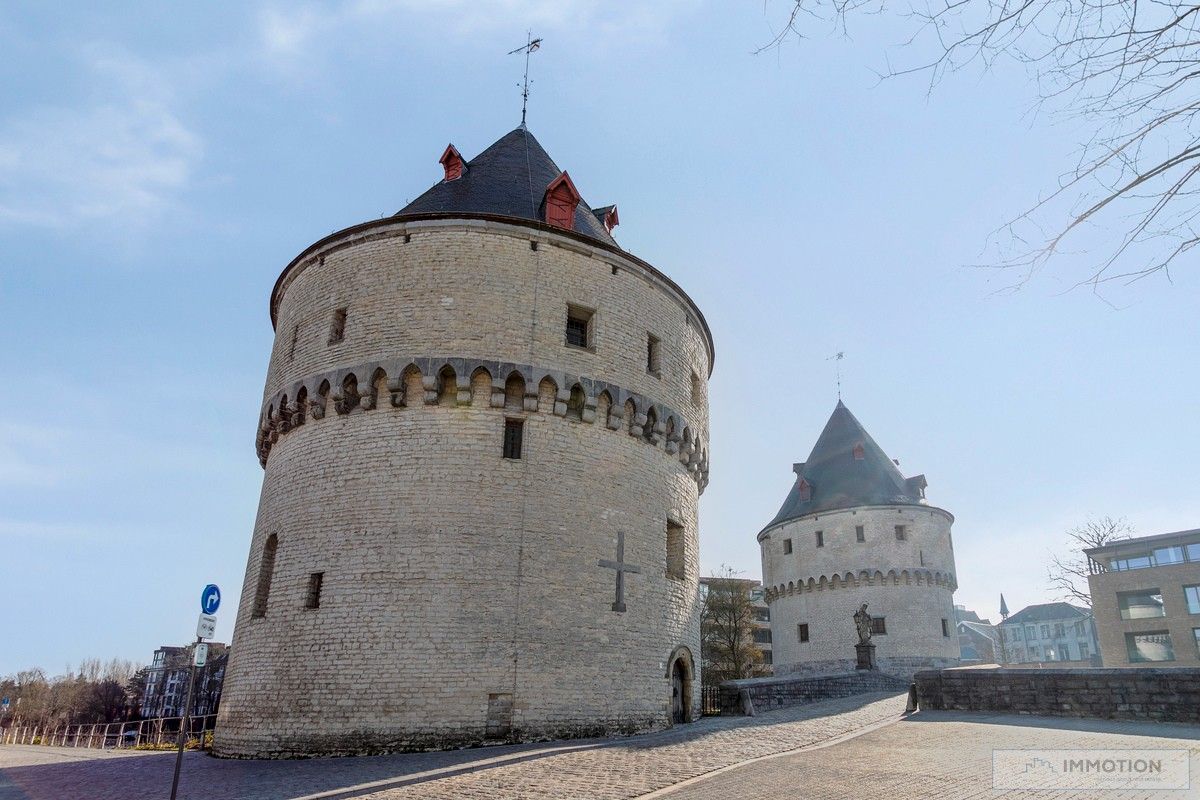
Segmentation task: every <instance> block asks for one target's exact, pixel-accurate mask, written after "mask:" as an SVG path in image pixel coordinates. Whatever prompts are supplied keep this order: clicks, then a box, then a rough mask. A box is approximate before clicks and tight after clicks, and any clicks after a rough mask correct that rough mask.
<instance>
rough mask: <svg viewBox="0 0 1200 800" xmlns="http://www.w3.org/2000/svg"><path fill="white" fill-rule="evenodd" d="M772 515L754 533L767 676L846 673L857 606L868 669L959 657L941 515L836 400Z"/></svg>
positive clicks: (946, 531) (945, 521)
mask: <svg viewBox="0 0 1200 800" xmlns="http://www.w3.org/2000/svg"><path fill="white" fill-rule="evenodd" d="M793 471H794V472H795V473H796V481H795V483H794V484H792V489H791V491H790V492H789V493H788V496H787V499H786V500H785V501H784V503H783V506H782V507H781V508H780V509H779V513H778V514H776V515H775V518H774V519H773V520H771V521H770V522H769V523H768V524H767V526H766V527H765V528H763V529H762V531H761V532H760V533H759V534H758V542H759V547H760V548H761V551H762V565H763V583H764V584H765V585H766V599H767V603H768V604H769V606H770V609H771V649H772V651H773V654H774V668H775V674H776V675H789V674H829V673H838V672H847V671H853V670H854V669H855V666H856V658H855V649H854V645H855V643H856V642H858V635H857V633H856V630H855V624H854V612H855V611H856V610H857V609H858V608H859V607H860V606H861V605H862V604H863V603H866V604H867V612H868V613H869V614H871V616H872V617H874V620H873V631H874V633H873V636H872V638H871V643H872V644H874V645H875V648H876V656H877V662H878V668H879V669H880V670H881V671H883V672H886V673H889V674H893V675H896V676H900V677H909V676H911V675H912V674H913V672H915V671H916V670H918V669H924V668H940V667H946V666H954V665H956V664H957V663H958V660H959V649H958V627H957V623H956V622H955V619H954V599H953V598H954V590H955V589H956V588H958V583H957V580H956V579H955V577H954V576H955V569H954V542H953V539H952V538H951V533H950V526H951V524H952V523H953V522H954V517H953V515H952V514H950V512H948V511H945V510H944V509H941V508H937V507H936V506H932V505H929V503H928V502H927V501H926V499H925V487H926V481H925V476H924V475H917V476H915V477H912V478H905V477H904V476H903V475H902V474H901V472H900V470H899V468H898V467H897V465H896V462H893V461H892V460H891V459H890V458H888V457H887V455H886V454H885V453H884V452H883V450H882V449H881V448H880V447H879V445H878V444H876V443H875V440H874V439H872V438H871V436H870V434H868V433H867V432H866V430H865V429H864V428H863V426H862V425H861V424H860V423H859V421H858V420H857V419H856V418H855V417H854V415H853V414H851V413H850V409H848V408H846V406H845V405H844V404H843V403H842V401H841V400H839V401H838V403H837V407H836V408H834V410H833V414H832V415H831V416H830V417H829V421H828V422H827V423H826V424H825V429H824V430H823V431H821V435H820V437H818V439H817V443H816V444H815V445H814V446H813V449H812V452H811V453H810V454H809V456H808V460H807V461H805V462H804V463H802V464H795V465H793Z"/></svg>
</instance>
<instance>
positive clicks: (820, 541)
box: [817, 531, 825, 547]
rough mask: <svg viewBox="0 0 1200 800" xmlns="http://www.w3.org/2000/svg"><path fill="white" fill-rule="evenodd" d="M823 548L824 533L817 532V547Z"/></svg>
mask: <svg viewBox="0 0 1200 800" xmlns="http://www.w3.org/2000/svg"><path fill="white" fill-rule="evenodd" d="M824 546H825V531H817V547H824Z"/></svg>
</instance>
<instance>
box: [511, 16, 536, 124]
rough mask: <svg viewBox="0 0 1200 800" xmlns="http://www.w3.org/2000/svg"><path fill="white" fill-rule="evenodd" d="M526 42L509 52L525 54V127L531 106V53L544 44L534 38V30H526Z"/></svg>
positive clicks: (522, 112)
mask: <svg viewBox="0 0 1200 800" xmlns="http://www.w3.org/2000/svg"><path fill="white" fill-rule="evenodd" d="M525 39H526V41H525V44H523V45H521V46H520V47H518V48H517V49H516V50H509V51H508V54H509V55H510V56H514V55H516V54H517V53H524V54H525V82H524V85H523V87H522V89H521V127H522V128H524V127H525V109H526V108H527V107H528V106H529V54H530V53H532V52H534V51H535V50H537V49H538V48H539V47H541V46H542V40H541V39H534V38H533V32H532V31H526V32H525Z"/></svg>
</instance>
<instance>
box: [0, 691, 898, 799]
mask: <svg viewBox="0 0 1200 800" xmlns="http://www.w3.org/2000/svg"><path fill="white" fill-rule="evenodd" d="M903 707H904V698H903V697H902V696H901V697H892V696H889V695H879V694H874V695H859V696H857V697H847V698H843V699H840V700H832V701H828V702H824V703H815V704H813V705H810V706H804V707H802V708H796V709H787V710H783V711H775V712H771V713H769V714H763V715H760V716H758V717H754V718H744V717H733V718H706V719H703V720H701V721H699V722H697V723H694V724H692V725H683V726H679V727H677V728H674V729H671V730H668V731H663V732H661V733H655V734H648V735H645V736H634V737H629V738H626V739H615V740H614V739H608V740H585V741H574V742H560V743H554V744H550V745H516V746H503V747H488V748H483V749H476V750H458V751H452V752H448V753H417V754H406V755H395V756H374V757H369V758H329V759H312V760H308V761H225V760H220V759H215V758H211V757H209V756H207V755H203V754H199V753H188V754H187V756H186V757H185V759H184V769H183V776H182V778H181V780H180V786H181V789H180V797H181V798H188V799H190V800H201V798H203V800H223V799H224V798H228V799H229V800H235V799H236V800H298V799H299V798H310V800H315V798H317V797H330V798H332V797H354V798H366V797H371V798H372V800H381V799H382V798H393V797H405V798H408V797H433V798H442V797H454V798H460V797H461V798H473V797H487V798H490V799H491V800H504V798H530V799H532V798H597V799H598V800H599V799H600V798H628V797H636V796H637V795H639V794H643V793H645V792H648V791H650V790H652V789H657V788H660V787H663V786H668V785H670V784H672V783H676V782H678V781H680V780H683V779H684V778H688V777H692V776H694V775H698V774H701V773H703V772H708V771H710V770H713V769H716V768H718V767H722V766H726V765H729V764H733V763H737V762H740V761H744V760H746V759H748V758H755V757H757V756H761V755H766V754H769V753H777V752H782V751H784V750H789V749H792V748H795V747H800V746H803V745H805V744H811V743H813V742H816V741H820V740H822V739H828V738H830V737H833V736H837V735H839V734H841V733H845V732H847V731H850V730H854V729H857V728H862V727H864V726H868V725H871V724H874V723H877V722H880V721H883V720H889V719H895V718H897V717H898V716H899V714H900V712H901V711H902V710H903ZM51 750H53V751H54V752H55V754H56V755H55V756H47V751H51ZM84 753H87V756H88V757H83V758H80V760H68V759H73V758H74V756H75V754H84ZM98 755H99V754H98V752H97V751H91V752H90V753H88V751H74V750H70V749H52V748H41V747H37V748H35V747H13V746H6V747H0V800H108V798H121V800H161V798H163V797H164V796H165V791H164V789H165V788H169V787H170V782H171V769H172V768H173V766H174V759H173V756H172V755H171V754H164V753H152V754H146V755H117V756H105V757H97V756H98ZM50 759H53V760H50ZM455 773H465V774H455Z"/></svg>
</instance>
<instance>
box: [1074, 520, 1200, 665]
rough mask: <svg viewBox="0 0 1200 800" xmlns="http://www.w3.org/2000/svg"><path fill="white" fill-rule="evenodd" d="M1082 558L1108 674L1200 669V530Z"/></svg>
mask: <svg viewBox="0 0 1200 800" xmlns="http://www.w3.org/2000/svg"><path fill="white" fill-rule="evenodd" d="M1084 553H1085V554H1086V555H1087V558H1088V566H1089V569H1090V572H1091V574H1090V575H1089V576H1088V587H1089V590H1090V591H1091V594H1092V611H1093V613H1094V614H1095V617H1096V629H1097V632H1098V634H1099V638H1100V653H1101V655H1102V656H1103V658H1104V666H1106V667H1170V666H1180V667H1195V666H1197V665H1200V528H1198V529H1193V530H1187V531H1178V532H1176V533H1164V534H1160V535H1158V536H1140V537H1138V538H1136V539H1125V540H1122V541H1119V542H1113V543H1112V544H1108V545H1105V546H1104V547H1095V548H1092V549H1090V550H1085V551H1084Z"/></svg>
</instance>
